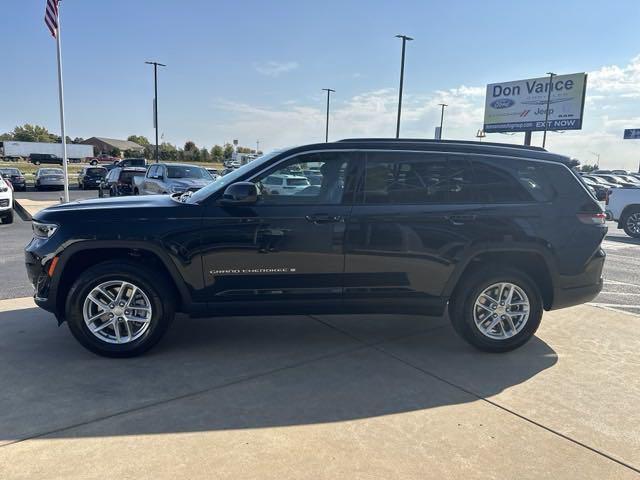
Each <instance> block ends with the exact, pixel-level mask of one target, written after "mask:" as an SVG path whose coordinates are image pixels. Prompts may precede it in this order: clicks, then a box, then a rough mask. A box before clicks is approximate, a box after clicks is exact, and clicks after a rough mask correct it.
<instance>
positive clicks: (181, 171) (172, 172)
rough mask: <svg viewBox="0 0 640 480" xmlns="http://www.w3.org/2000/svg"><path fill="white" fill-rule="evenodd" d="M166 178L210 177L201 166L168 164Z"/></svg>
mask: <svg viewBox="0 0 640 480" xmlns="http://www.w3.org/2000/svg"><path fill="white" fill-rule="evenodd" d="M167 177H168V178H195V179H207V178H210V177H211V175H209V172H207V171H206V170H205V169H204V168H202V167H191V166H184V165H169V166H167Z"/></svg>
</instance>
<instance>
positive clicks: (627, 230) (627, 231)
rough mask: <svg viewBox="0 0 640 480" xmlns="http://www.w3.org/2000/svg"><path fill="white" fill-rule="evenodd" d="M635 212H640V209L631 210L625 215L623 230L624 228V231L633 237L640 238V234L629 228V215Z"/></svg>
mask: <svg viewBox="0 0 640 480" xmlns="http://www.w3.org/2000/svg"><path fill="white" fill-rule="evenodd" d="M634 213H640V210H631V211H630V212H627V213H626V214H625V215H624V219H623V220H622V230H624V233H626V234H627V235H629V236H630V237H631V238H640V234H637V233H633V232H631V231H630V230H629V229H628V228H627V220H629V217H630V216H631V215H633V214H634Z"/></svg>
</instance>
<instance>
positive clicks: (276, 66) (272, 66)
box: [253, 61, 299, 77]
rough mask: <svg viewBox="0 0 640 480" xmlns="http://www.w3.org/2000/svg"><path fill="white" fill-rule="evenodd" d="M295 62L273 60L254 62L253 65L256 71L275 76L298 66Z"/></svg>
mask: <svg viewBox="0 0 640 480" xmlns="http://www.w3.org/2000/svg"><path fill="white" fill-rule="evenodd" d="M298 66H299V65H298V63H297V62H274V61H269V62H266V63H256V64H254V65H253V67H254V68H255V69H256V71H257V72H258V73H261V74H262V75H267V76H269V77H277V76H279V75H281V74H283V73H287V72H290V71H292V70H295V69H296V68H298Z"/></svg>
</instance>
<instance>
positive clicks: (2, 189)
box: [0, 186, 9, 192]
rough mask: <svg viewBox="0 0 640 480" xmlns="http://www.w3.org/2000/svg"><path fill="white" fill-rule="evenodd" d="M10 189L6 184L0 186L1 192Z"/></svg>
mask: <svg viewBox="0 0 640 480" xmlns="http://www.w3.org/2000/svg"><path fill="white" fill-rule="evenodd" d="M8 191H9V187H5V186H2V187H0V192H8Z"/></svg>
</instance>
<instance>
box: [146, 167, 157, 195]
mask: <svg viewBox="0 0 640 480" xmlns="http://www.w3.org/2000/svg"><path fill="white" fill-rule="evenodd" d="M159 168H160V165H152V166H151V167H149V170H148V171H147V176H146V177H145V179H144V181H143V182H142V190H143V192H142V193H143V194H145V195H149V194H152V193H156V188H155V182H156V180H155V178H156V177H157V175H158V169H159Z"/></svg>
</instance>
